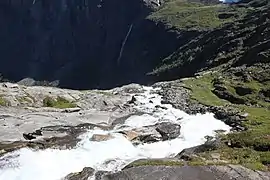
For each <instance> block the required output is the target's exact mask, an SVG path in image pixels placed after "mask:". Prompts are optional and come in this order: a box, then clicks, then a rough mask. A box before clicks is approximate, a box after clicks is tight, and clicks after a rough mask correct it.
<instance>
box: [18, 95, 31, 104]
mask: <svg viewBox="0 0 270 180" xmlns="http://www.w3.org/2000/svg"><path fill="white" fill-rule="evenodd" d="M31 99H32V98H30V97H28V96H22V97H17V100H18V101H19V102H20V103H32V101H31Z"/></svg>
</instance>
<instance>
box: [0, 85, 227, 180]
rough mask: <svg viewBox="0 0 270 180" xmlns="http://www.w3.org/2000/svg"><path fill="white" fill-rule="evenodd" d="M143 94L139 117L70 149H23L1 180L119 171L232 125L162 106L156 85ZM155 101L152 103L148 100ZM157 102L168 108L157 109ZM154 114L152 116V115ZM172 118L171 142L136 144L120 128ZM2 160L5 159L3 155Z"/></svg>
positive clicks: (1, 172) (51, 178)
mask: <svg viewBox="0 0 270 180" xmlns="http://www.w3.org/2000/svg"><path fill="white" fill-rule="evenodd" d="M144 89H145V90H146V91H145V92H144V93H142V94H140V95H138V96H136V99H137V100H138V101H139V102H141V104H140V105H137V106H136V107H135V108H137V109H138V110H139V111H142V112H145V114H143V115H140V116H131V117H130V118H128V119H127V120H126V121H125V123H124V126H120V125H119V126H117V127H115V128H114V130H110V131H104V130H100V129H95V130H89V132H87V133H85V134H83V135H82V136H81V137H80V138H81V141H80V142H79V143H78V144H77V147H76V148H74V149H70V150H56V149H46V150H39V151H33V150H31V149H27V148H23V149H20V150H18V151H16V152H13V153H12V154H8V155H5V156H11V155H12V158H10V159H9V161H8V162H6V165H5V166H4V167H2V169H0V180H36V179H38V180H60V179H62V178H63V177H65V176H66V175H67V174H69V173H71V172H78V171H81V170H82V169H83V168H84V167H92V168H94V169H96V170H107V171H117V170H120V169H121V168H123V167H124V166H125V165H127V164H128V163H130V162H132V161H134V160H137V159H141V158H163V157H170V156H174V155H176V154H177V153H179V152H180V151H181V150H183V149H184V148H189V147H192V146H196V145H199V144H202V143H204V142H205V138H204V137H205V136H206V135H209V136H214V135H215V131H214V130H225V131H227V132H228V131H229V130H230V127H229V126H227V125H225V124H224V123H223V122H221V121H219V120H216V119H215V118H214V117H213V114H210V113H208V114H203V115H201V114H197V115H188V114H186V113H184V112H183V111H180V110H178V109H175V108H173V107H172V106H171V105H169V104H166V105H164V104H162V105H161V96H159V95H157V94H151V93H150V91H152V90H153V88H150V87H144ZM150 100H151V101H152V102H153V103H150V102H149V101H150ZM156 105H161V106H165V107H167V108H168V109H162V108H158V109H157V108H155V106H156ZM149 114H152V115H149ZM164 121H169V122H173V123H178V124H180V125H181V135H180V136H179V137H178V138H176V139H174V140H169V141H160V142H156V143H151V144H141V145H138V146H134V145H133V144H132V143H131V142H130V141H129V140H127V139H126V138H125V137H124V136H123V135H122V134H119V133H116V132H117V131H119V130H129V129H134V128H139V127H143V126H147V125H154V124H156V123H158V122H164ZM108 133H110V134H112V135H113V136H114V138H113V139H110V140H107V141H102V142H94V141H90V140H89V139H90V138H91V136H92V135H93V134H108ZM1 159H2V160H3V158H0V161H1Z"/></svg>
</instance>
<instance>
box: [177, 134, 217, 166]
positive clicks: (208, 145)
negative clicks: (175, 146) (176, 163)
mask: <svg viewBox="0 0 270 180" xmlns="http://www.w3.org/2000/svg"><path fill="white" fill-rule="evenodd" d="M220 146H221V141H220V140H218V139H217V140H212V141H207V142H205V143H204V144H202V145H199V146H194V147H191V148H186V149H183V150H182V151H181V152H180V153H179V154H177V155H176V156H175V157H176V158H179V159H183V160H186V161H190V160H192V158H193V157H194V156H196V154H198V153H202V152H206V151H210V150H216V149H218V148H219V147H220Z"/></svg>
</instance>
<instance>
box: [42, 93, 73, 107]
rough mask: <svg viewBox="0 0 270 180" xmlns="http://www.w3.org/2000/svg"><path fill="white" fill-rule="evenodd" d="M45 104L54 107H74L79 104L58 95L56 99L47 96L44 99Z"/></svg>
mask: <svg viewBox="0 0 270 180" xmlns="http://www.w3.org/2000/svg"><path fill="white" fill-rule="evenodd" d="M43 106H44V107H54V108H60V109H63V108H74V107H76V106H77V105H76V104H74V103H72V102H69V101H68V100H66V99H64V98H62V97H57V98H56V99H53V98H52V97H49V96H47V97H46V98H45V99H43Z"/></svg>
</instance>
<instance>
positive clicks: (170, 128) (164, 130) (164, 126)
mask: <svg viewBox="0 0 270 180" xmlns="http://www.w3.org/2000/svg"><path fill="white" fill-rule="evenodd" d="M155 126H156V131H157V132H159V133H160V135H161V136H162V140H163V141H166V140H170V139H175V138H177V137H178V136H179V135H180V129H181V126H180V125H179V124H174V123H170V122H162V123H159V124H156V125H155Z"/></svg>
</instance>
